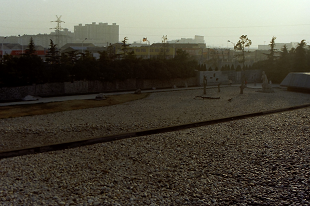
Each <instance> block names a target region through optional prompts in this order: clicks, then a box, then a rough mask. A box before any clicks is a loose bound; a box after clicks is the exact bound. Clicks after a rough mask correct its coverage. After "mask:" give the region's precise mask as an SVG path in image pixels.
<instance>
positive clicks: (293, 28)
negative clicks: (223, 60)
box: [0, 0, 310, 48]
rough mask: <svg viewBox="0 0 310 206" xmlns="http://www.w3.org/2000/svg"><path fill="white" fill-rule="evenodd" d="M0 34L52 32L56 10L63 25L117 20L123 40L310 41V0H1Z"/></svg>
mask: <svg viewBox="0 0 310 206" xmlns="http://www.w3.org/2000/svg"><path fill="white" fill-rule="evenodd" d="M0 3H1V7H0V14H1V21H0V36H11V35H23V34H29V35H32V34H38V33H41V34H42V33H50V32H51V31H52V29H50V28H54V27H55V26H56V23H55V22H51V21H55V20H56V15H58V16H60V15H61V16H62V17H61V20H62V21H64V22H65V23H62V25H61V26H62V27H63V28H68V29H69V31H72V32H73V29H74V26H75V25H78V24H83V25H84V24H91V23H92V22H96V23H99V22H103V23H108V24H112V23H116V24H117V25H119V29H120V32H119V33H120V35H119V40H120V41H121V40H122V39H123V38H124V37H128V39H129V42H134V41H137V42H140V41H142V38H143V37H147V38H148V40H149V41H150V42H151V43H155V42H161V40H162V39H161V38H162V36H163V35H167V37H168V40H174V39H180V38H194V36H195V35H200V36H204V40H205V43H206V45H207V47H231V46H232V44H230V43H229V42H228V40H230V41H231V42H237V41H238V39H239V37H240V36H241V35H242V34H246V35H248V37H249V38H250V39H251V40H252V42H253V44H252V46H251V47H252V48H257V45H264V44H269V42H270V40H271V38H272V37H273V36H276V37H277V39H276V42H278V43H288V42H300V41H301V40H303V39H305V40H306V41H307V43H308V41H310V38H309V35H310V23H309V19H310V12H309V8H310V1H309V0H294V1H293V0H203V1H202V0H190V1H189V0H152V1H145V0H105V1H102V0H90V1H85V0H83V1H81V0H0Z"/></svg>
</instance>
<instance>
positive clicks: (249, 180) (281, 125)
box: [0, 87, 310, 205]
mask: <svg viewBox="0 0 310 206" xmlns="http://www.w3.org/2000/svg"><path fill="white" fill-rule="evenodd" d="M207 92H208V94H209V95H211V96H220V97H221V99H219V100H200V99H196V100H195V99H194V97H195V96H197V95H201V93H202V91H201V90H192V91H178V92H166V93H154V94H151V95H150V96H149V97H147V98H146V99H142V100H138V101H134V102H128V103H126V104H122V105H115V106H111V107H104V108H94V109H86V110H78V111H70V112H60V113H55V114H49V115H42V116H32V117H22V118H12V119H3V120H0V142H1V143H0V144H2V145H1V147H0V150H2V151H3V150H6V149H12V148H20V147H21V146H33V145H38V144H46V143H57V142H61V141H69V140H70V139H82V138H90V137H98V136H100V135H108V134H116V133H120V132H127V131H136V130H145V129H148V128H156V127H163V126H171V125H175V124H182V123H191V122H199V121H204V120H209V119H216V118H222V117H228V116H234V115H241V114H245V113H251V112H258V111H264V110H270V109H276V108H283V107H288V106H295V105H300V104H305V103H310V94H305V93H295V92H287V91H285V90H283V89H275V93H261V92H255V90H254V89H245V91H244V94H243V95H240V94H239V89H238V88H237V87H226V88H222V89H221V93H217V90H215V89H214V90H213V89H212V90H207ZM231 98H232V99H231ZM228 99H231V101H228ZM309 136H310V108H305V109H299V110H294V111H289V112H282V113H276V114H271V115H265V116H261V117H255V118H248V119H243V120H237V121H231V122H227V123H220V124H216V125H210V126H203V127H199V128H193V129H186V130H180V131H177V132H169V133H163V134H156V135H149V136H142V137H137V138H130V139H123V140H119V141H115V142H109V143H102V144H96V145H91V146H85V147H81V148H75V149H69V150H63V151H56V152H48V153H41V154H36V155H27V156H20V157H15V158H7V159H2V160H0V205H310V195H309V194H310V189H309V186H310V137H309Z"/></svg>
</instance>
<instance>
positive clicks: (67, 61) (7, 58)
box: [0, 37, 310, 87]
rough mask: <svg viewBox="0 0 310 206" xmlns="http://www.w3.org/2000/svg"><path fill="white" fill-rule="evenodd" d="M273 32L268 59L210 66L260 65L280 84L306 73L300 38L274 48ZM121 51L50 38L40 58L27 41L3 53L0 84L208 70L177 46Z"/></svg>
mask: <svg viewBox="0 0 310 206" xmlns="http://www.w3.org/2000/svg"><path fill="white" fill-rule="evenodd" d="M274 40H275V37H273V38H272V41H271V42H270V51H269V52H268V54H266V55H267V60H264V61H260V62H256V63H254V64H253V65H252V66H245V67H244V68H241V66H237V67H236V68H235V67H234V66H233V65H231V66H230V65H225V66H223V67H222V68H217V67H216V68H214V69H215V70H221V71H229V70H231V71H242V70H251V69H255V70H262V71H265V72H266V74H267V77H268V79H270V80H272V81H273V82H274V83H280V82H281V81H282V80H283V79H284V78H285V76H286V75H287V74H288V73H289V72H310V50H309V47H307V45H306V42H305V40H302V41H301V42H300V43H299V44H298V46H297V47H296V48H293V49H291V50H290V51H288V50H287V48H286V47H285V46H284V47H283V49H282V51H276V50H275V49H274V48H275V41H274ZM123 43H124V44H123V54H121V55H116V54H115V53H114V50H113V49H112V48H110V47H108V48H107V51H102V52H99V53H100V58H99V59H95V58H94V57H93V56H92V54H91V53H90V52H88V51H85V52H84V53H79V52H77V51H72V52H67V53H61V55H59V52H58V51H57V49H56V45H55V44H54V43H53V41H52V40H51V44H50V48H49V51H48V53H47V55H46V60H45V62H44V61H43V60H42V59H41V58H40V57H39V56H37V55H35V46H34V43H33V41H32V39H31V40H30V43H29V46H28V49H27V50H26V52H25V54H23V55H21V56H20V57H14V56H11V55H4V58H3V60H2V62H1V64H0V87H4V86H8V87H12V86H25V85H32V84H43V83H52V82H68V81H80V80H100V81H114V80H125V79H172V78H188V77H193V76H195V71H197V70H198V71H206V70H212V69H211V68H206V65H204V64H200V65H199V64H198V62H197V61H196V60H194V59H191V58H190V57H189V55H188V53H186V52H185V51H183V50H181V49H180V50H177V51H176V55H175V57H174V58H173V59H166V57H165V54H162V55H161V56H160V57H159V58H157V59H142V58H136V56H135V55H134V54H133V53H132V52H127V48H126V46H127V45H126V41H125V40H124V42H123Z"/></svg>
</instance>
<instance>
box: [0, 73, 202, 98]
mask: <svg viewBox="0 0 310 206" xmlns="http://www.w3.org/2000/svg"><path fill="white" fill-rule="evenodd" d="M174 85H175V86H177V87H186V86H189V87H190V86H197V85H198V81H197V78H196V77H192V78H186V79H171V80H139V79H137V80H136V79H128V80H124V81H115V82H101V81H76V82H63V83H47V84H38V85H31V86H23V87H3V88H0V101H16V100H21V99H22V98H24V97H25V96H27V95H32V96H40V97H47V96H63V95H73V94H88V93H104V92H112V91H130V90H132V91H134V90H136V89H151V88H153V87H155V88H158V89H159V88H172V87H173V86H174Z"/></svg>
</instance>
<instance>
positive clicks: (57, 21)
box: [50, 15, 65, 49]
mask: <svg viewBox="0 0 310 206" xmlns="http://www.w3.org/2000/svg"><path fill="white" fill-rule="evenodd" d="M56 18H57V20H56V21H51V22H56V23H57V26H56V27H55V28H50V29H55V31H56V38H57V41H56V42H57V47H58V49H59V35H60V30H62V29H63V28H62V27H61V23H65V22H64V21H61V15H60V16H59V17H58V16H57V15H56Z"/></svg>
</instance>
